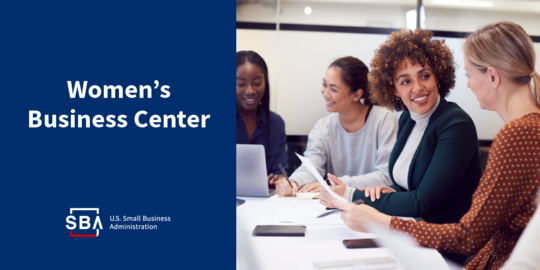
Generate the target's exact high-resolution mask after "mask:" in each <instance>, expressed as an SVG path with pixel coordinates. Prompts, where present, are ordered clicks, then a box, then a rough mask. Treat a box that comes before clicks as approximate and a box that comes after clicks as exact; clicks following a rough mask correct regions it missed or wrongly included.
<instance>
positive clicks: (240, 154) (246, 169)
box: [236, 144, 276, 197]
mask: <svg viewBox="0 0 540 270" xmlns="http://www.w3.org/2000/svg"><path fill="white" fill-rule="evenodd" d="M274 194H276V191H275V189H274V188H272V189H269V188H268V174H267V172H266V157H265V154H264V146H262V145H260V144H237V145H236V196H245V197H270V196H273V195H274Z"/></svg>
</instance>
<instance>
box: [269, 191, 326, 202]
mask: <svg viewBox="0 0 540 270" xmlns="http://www.w3.org/2000/svg"><path fill="white" fill-rule="evenodd" d="M319 194H320V193H319V192H302V193H296V196H285V197H281V196H279V197H280V198H281V199H282V200H284V201H296V200H313V198H316V199H318V198H319Z"/></svg>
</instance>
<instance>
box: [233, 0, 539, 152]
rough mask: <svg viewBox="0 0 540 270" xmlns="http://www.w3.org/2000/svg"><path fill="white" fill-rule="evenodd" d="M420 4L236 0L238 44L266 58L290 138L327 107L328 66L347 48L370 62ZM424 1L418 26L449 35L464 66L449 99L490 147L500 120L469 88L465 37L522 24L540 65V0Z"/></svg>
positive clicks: (301, 135) (411, 23)
mask: <svg viewBox="0 0 540 270" xmlns="http://www.w3.org/2000/svg"><path fill="white" fill-rule="evenodd" d="M417 4H418V2H417V1H416V0H377V1H366V0H320V1H319V0H315V1H295V0H252V1H243V0H237V1H236V12H237V14H236V22H237V24H236V35H237V37H236V49H237V51H239V50H253V51H256V52H258V53H259V54H260V55H261V56H262V57H263V58H264V59H265V60H266V62H267V64H268V65H269V76H270V91H271V106H270V108H271V110H273V111H274V112H276V113H278V114H279V115H281V117H283V120H284V121H285V125H286V133H287V135H288V140H289V142H292V143H294V142H297V141H305V136H306V135H307V134H308V133H309V131H310V130H311V128H312V127H313V126H314V124H315V122H316V121H317V120H318V119H320V118H322V117H324V116H326V115H327V114H328V112H327V111H326V108H325V105H324V100H323V98H322V97H321V93H320V85H321V82H322V77H323V76H324V74H325V72H326V70H327V68H328V65H329V64H330V63H331V62H332V61H333V60H335V59H336V58H339V57H342V56H347V55H351V56H354V57H357V58H359V59H360V60H362V61H364V62H365V63H366V64H368V63H369V62H370V61H371V58H372V57H373V55H374V50H375V49H377V48H378V46H379V44H381V43H382V42H384V40H386V38H387V36H388V34H389V33H391V32H392V31H396V30H399V28H413V27H415V26H416V20H415V19H416V7H417ZM422 4H423V7H424V8H423V10H424V11H423V12H420V15H421V17H424V18H425V20H420V22H421V24H422V26H421V28H422V29H427V30H433V31H434V34H435V36H436V38H444V39H446V43H447V44H448V46H449V47H450V48H451V49H452V50H453V52H454V58H455V60H456V63H457V64H458V65H459V68H458V69H457V71H456V86H455V88H454V89H453V90H452V91H451V94H450V96H449V97H448V100H449V101H453V102H456V103H457V104H459V105H460V106H461V107H462V108H463V109H464V110H465V111H466V112H467V113H469V115H470V116H471V117H472V118H473V120H474V122H475V125H476V128H477V132H478V137H479V140H480V141H481V145H483V146H489V145H490V142H491V141H492V140H493V137H494V136H495V134H496V133H497V131H498V130H499V129H500V128H501V127H502V125H503V122H502V120H501V119H500V117H499V116H498V115H497V114H496V113H495V112H489V111H484V110H482V109H480V107H479V106H478V100H477V99H476V97H475V96H474V94H473V93H472V92H471V91H470V90H469V89H468V88H467V78H466V77H465V71H464V69H463V51H462V49H461V46H462V44H463V42H464V40H465V38H464V37H465V36H466V35H467V33H470V32H474V31H476V30H478V29H480V28H481V27H483V26H485V25H487V24H489V23H493V22H497V21H504V20H507V21H512V22H514V23H517V24H519V25H521V26H522V27H523V28H524V29H525V31H526V32H527V33H528V34H529V35H531V37H532V38H533V41H534V46H535V49H536V53H537V54H536V63H537V68H536V69H537V70H539V67H540V27H538V26H539V25H540V1H535V0H530V1H527V0H522V1H510V0H494V1H485V0H478V1H475V0H469V1H467V0H465V1H451V0H424V1H423V3H422ZM278 6H279V10H280V12H279V13H278V12H277V10H278ZM308 13H310V14H309V15H308ZM422 14H424V15H422Z"/></svg>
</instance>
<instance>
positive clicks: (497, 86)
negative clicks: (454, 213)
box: [334, 22, 540, 269]
mask: <svg viewBox="0 0 540 270" xmlns="http://www.w3.org/2000/svg"><path fill="white" fill-rule="evenodd" d="M463 50H464V58H465V71H466V73H467V77H468V81H467V86H468V87H469V88H470V89H471V90H472V91H473V93H474V94H475V95H476V97H477V98H478V101H479V102H480V107H481V108H482V109H485V110H490V111H495V112H497V114H498V115H499V116H500V117H501V118H502V119H503V121H504V123H505V125H504V126H503V127H502V128H501V130H500V131H499V133H497V135H496V136H495V138H494V140H493V143H492V145H491V151H490V153H489V157H488V163H487V167H486V170H485V172H484V174H483V175H482V178H481V179H480V185H479V186H478V188H477V189H476V191H475V193H474V194H473V198H472V199H473V202H472V206H471V208H470V209H469V211H468V212H467V213H466V214H465V215H464V216H463V217H462V218H461V220H460V221H459V223H452V224H432V223H427V222H424V221H422V222H414V221H411V220H402V219H399V218H397V217H392V216H388V215H385V214H382V213H380V212H379V211H377V210H376V209H374V208H372V207H370V206H367V205H354V204H351V203H343V202H339V201H334V204H335V205H336V206H337V207H338V208H340V209H342V210H343V212H342V219H343V220H344V221H345V224H346V225H347V226H348V227H349V228H351V229H353V230H356V231H363V230H364V229H363V226H364V223H365V222H368V221H375V222H377V223H380V224H381V225H383V226H388V227H390V228H391V229H393V230H396V231H399V232H400V233H403V234H406V235H408V236H412V237H414V238H415V239H416V240H417V241H418V242H419V243H420V244H421V245H423V246H427V247H433V248H436V249H437V250H439V251H440V252H451V253H458V254H465V255H474V254H476V253H478V255H477V256H476V257H475V258H474V259H473V260H472V261H470V262H469V263H468V264H467V265H466V266H465V269H499V268H500V267H502V266H503V264H504V262H505V261H506V260H507V259H508V257H509V256H510V253H511V252H512V249H513V248H514V246H515V244H516V242H517V240H518V239H519V237H520V235H521V233H522V231H523V230H524V229H525V226H527V223H528V222H529V220H530V219H531V217H532V216H533V214H534V212H535V210H536V204H535V199H536V192H537V190H538V184H539V181H540V160H539V159H540V108H539V105H538V104H539V102H540V100H539V97H540V76H539V75H538V74H536V72H535V58H536V57H535V52H534V47H533V43H532V40H531V38H530V37H529V36H528V35H527V34H526V33H525V31H524V30H523V29H522V28H521V27H520V26H519V25H516V24H514V23H510V22H500V23H495V24H491V25H488V26H486V27H484V28H482V29H481V30H478V31H477V32H475V33H473V34H471V35H470V36H469V37H468V38H467V40H466V42H465V44H464V46H463ZM531 80H533V81H534V90H533V91H531V86H530V82H531Z"/></svg>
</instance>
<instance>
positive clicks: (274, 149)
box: [236, 51, 288, 185]
mask: <svg viewBox="0 0 540 270" xmlns="http://www.w3.org/2000/svg"><path fill="white" fill-rule="evenodd" d="M236 143H237V144H262V145H263V146H264V149H265V153H266V171H267V172H268V183H269V184H270V185H274V184H275V181H277V180H278V179H279V178H280V177H281V172H280V170H279V163H281V164H282V165H283V167H284V168H285V170H286V169H287V167H288V162H287V153H286V149H285V147H286V144H287V137H286V136H285V122H283V119H281V117H280V116H279V115H277V114H276V113H274V112H271V111H270V83H269V82H268V68H267V66H266V63H265V62H264V60H263V59H262V58H261V56H260V55H259V54H257V53H256V52H253V51H240V52H237V53H236Z"/></svg>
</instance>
